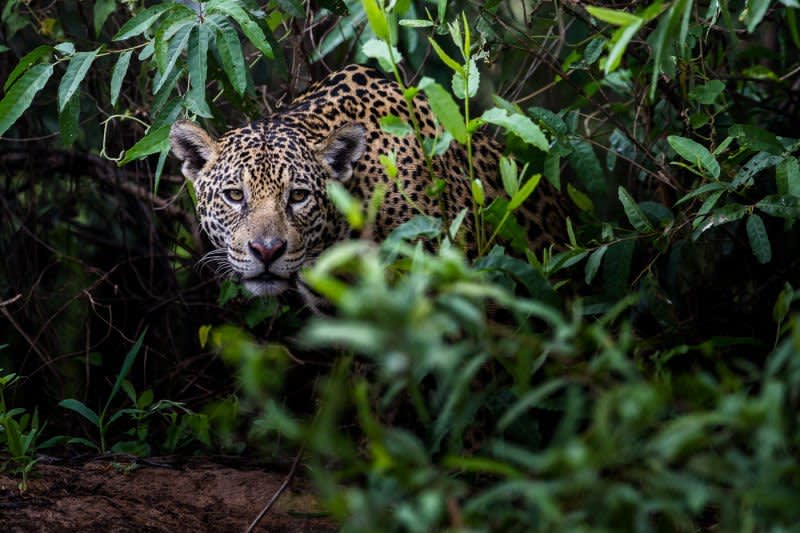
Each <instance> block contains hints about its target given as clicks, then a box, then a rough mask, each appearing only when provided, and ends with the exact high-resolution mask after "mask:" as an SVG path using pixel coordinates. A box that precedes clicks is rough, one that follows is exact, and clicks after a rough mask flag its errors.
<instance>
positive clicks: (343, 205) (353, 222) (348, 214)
mask: <svg viewBox="0 0 800 533" xmlns="http://www.w3.org/2000/svg"><path fill="white" fill-rule="evenodd" d="M327 189H328V197H329V198H330V199H331V202H333V205H334V206H335V207H336V209H338V210H339V212H340V213H342V214H343V215H344V216H345V218H346V219H347V223H348V224H349V225H350V227H351V228H353V229H356V230H358V229H361V228H362V227H363V226H364V210H363V209H362V205H361V202H360V201H358V200H356V199H355V198H354V197H353V196H352V195H351V194H350V192H348V190H347V189H346V188H345V186H344V185H342V183H341V182H339V181H329V182H328V187H327Z"/></svg>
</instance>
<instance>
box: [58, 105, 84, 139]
mask: <svg viewBox="0 0 800 533" xmlns="http://www.w3.org/2000/svg"><path fill="white" fill-rule="evenodd" d="M80 111H81V99H80V94H77V93H76V94H74V95H72V98H70V99H69V102H67V105H66V106H65V107H64V109H63V110H62V111H61V112H60V113H59V114H58V129H59V133H60V135H61V142H62V143H64V146H65V147H67V148H70V147H72V144H73V143H74V142H75V139H76V138H77V137H78V120H79V118H80Z"/></svg>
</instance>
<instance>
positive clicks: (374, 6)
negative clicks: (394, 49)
mask: <svg viewBox="0 0 800 533" xmlns="http://www.w3.org/2000/svg"><path fill="white" fill-rule="evenodd" d="M361 3H362V4H363V6H364V12H365V13H366V14H367V20H369V26H370V28H372V32H373V33H374V34H375V36H376V37H377V38H378V39H380V40H381V41H384V42H386V43H389V42H391V39H392V36H391V33H390V31H389V21H388V19H387V17H386V13H385V12H384V11H383V9H382V8H381V6H380V5H379V4H378V2H377V1H376V0H361Z"/></svg>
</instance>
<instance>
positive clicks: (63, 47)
mask: <svg viewBox="0 0 800 533" xmlns="http://www.w3.org/2000/svg"><path fill="white" fill-rule="evenodd" d="M53 48H54V49H55V51H56V52H58V53H60V54H62V55H65V56H71V55H75V45H74V44H73V43H71V42H69V41H65V42H63V43H58V44H57V45H55V46H54V47H53Z"/></svg>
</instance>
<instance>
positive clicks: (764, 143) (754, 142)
mask: <svg viewBox="0 0 800 533" xmlns="http://www.w3.org/2000/svg"><path fill="white" fill-rule="evenodd" d="M728 135H731V136H732V137H735V138H736V139H737V140H738V141H739V144H741V145H743V146H745V147H746V148H749V149H750V150H753V151H754V152H769V153H770V154H773V155H780V154H782V153H783V152H784V151H785V149H784V148H783V145H782V144H781V142H780V141H779V140H778V138H777V137H776V136H775V134H774V133H772V132H770V131H767V130H764V129H762V128H759V127H758V126H753V125H752V124H734V125H733V126H731V127H730V129H729V130H728Z"/></svg>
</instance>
